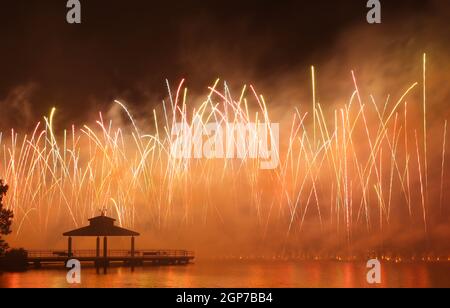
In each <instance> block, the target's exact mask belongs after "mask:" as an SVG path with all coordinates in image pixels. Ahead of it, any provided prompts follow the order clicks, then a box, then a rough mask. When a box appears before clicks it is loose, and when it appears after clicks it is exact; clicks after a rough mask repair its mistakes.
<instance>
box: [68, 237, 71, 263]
mask: <svg viewBox="0 0 450 308" xmlns="http://www.w3.org/2000/svg"><path fill="white" fill-rule="evenodd" d="M67 242H68V243H67V256H68V257H69V259H70V258H72V237H70V236H69V239H68V240H67Z"/></svg>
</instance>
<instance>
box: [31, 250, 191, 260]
mask: <svg viewBox="0 0 450 308" xmlns="http://www.w3.org/2000/svg"><path fill="white" fill-rule="evenodd" d="M107 253H108V257H113V258H114V257H131V250H108V252H107ZM68 256H69V253H68V251H67V250H29V251H28V258H29V259H39V258H64V257H68ZM96 256H97V251H96V250H74V251H72V255H71V257H72V258H76V257H79V258H94V257H96ZM193 256H194V253H193V252H192V251H187V250H136V251H135V252H134V257H193ZM100 257H103V250H101V251H100Z"/></svg>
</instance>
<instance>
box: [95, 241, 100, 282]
mask: <svg viewBox="0 0 450 308" xmlns="http://www.w3.org/2000/svg"><path fill="white" fill-rule="evenodd" d="M95 257H96V258H95V268H96V270H97V274H98V273H99V271H100V237H99V236H97V249H96V254H95Z"/></svg>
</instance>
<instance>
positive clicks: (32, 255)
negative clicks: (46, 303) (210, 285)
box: [27, 250, 195, 268]
mask: <svg viewBox="0 0 450 308" xmlns="http://www.w3.org/2000/svg"><path fill="white" fill-rule="evenodd" d="M194 258H195V256H194V253H193V252H191V251H186V250H136V251H135V252H134V255H132V253H131V251H128V250H108V251H107V254H106V258H105V256H103V255H102V256H98V255H97V251H96V250H74V251H72V252H71V253H70V257H69V251H60V250H54V251H28V255H27V263H28V264H29V265H30V266H34V267H35V268H40V267H42V266H45V265H59V264H60V265H62V266H65V264H66V262H67V261H68V260H69V259H76V260H78V261H80V262H83V263H87V262H89V263H92V264H94V265H95V266H96V267H97V268H99V267H108V266H110V265H111V264H114V263H116V264H119V265H125V266H143V265H186V264H189V263H190V262H191V261H192V260H193V259H194Z"/></svg>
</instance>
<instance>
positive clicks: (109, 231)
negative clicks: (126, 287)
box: [63, 212, 140, 272]
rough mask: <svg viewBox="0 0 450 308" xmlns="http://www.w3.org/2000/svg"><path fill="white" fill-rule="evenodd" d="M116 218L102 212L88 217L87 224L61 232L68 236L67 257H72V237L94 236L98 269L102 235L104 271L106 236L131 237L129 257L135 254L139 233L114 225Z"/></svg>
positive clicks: (105, 267) (106, 256) (106, 259)
mask: <svg viewBox="0 0 450 308" xmlns="http://www.w3.org/2000/svg"><path fill="white" fill-rule="evenodd" d="M115 221H116V220H115V219H114V218H110V217H107V216H106V214H105V212H102V214H101V216H97V217H94V218H91V219H89V225H88V226H86V227H83V228H80V229H76V230H73V231H69V232H66V233H64V234H63V236H65V237H68V243H67V246H68V249H67V250H68V257H69V258H71V257H73V247H72V238H73V237H96V238H97V243H96V257H97V262H96V267H97V269H98V267H99V262H100V260H101V256H100V237H103V266H104V271H105V272H106V269H107V266H108V237H131V258H134V255H135V237H136V236H139V235H140V234H139V233H137V232H135V231H131V230H127V229H124V228H121V227H117V226H115V225H114V222H115Z"/></svg>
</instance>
